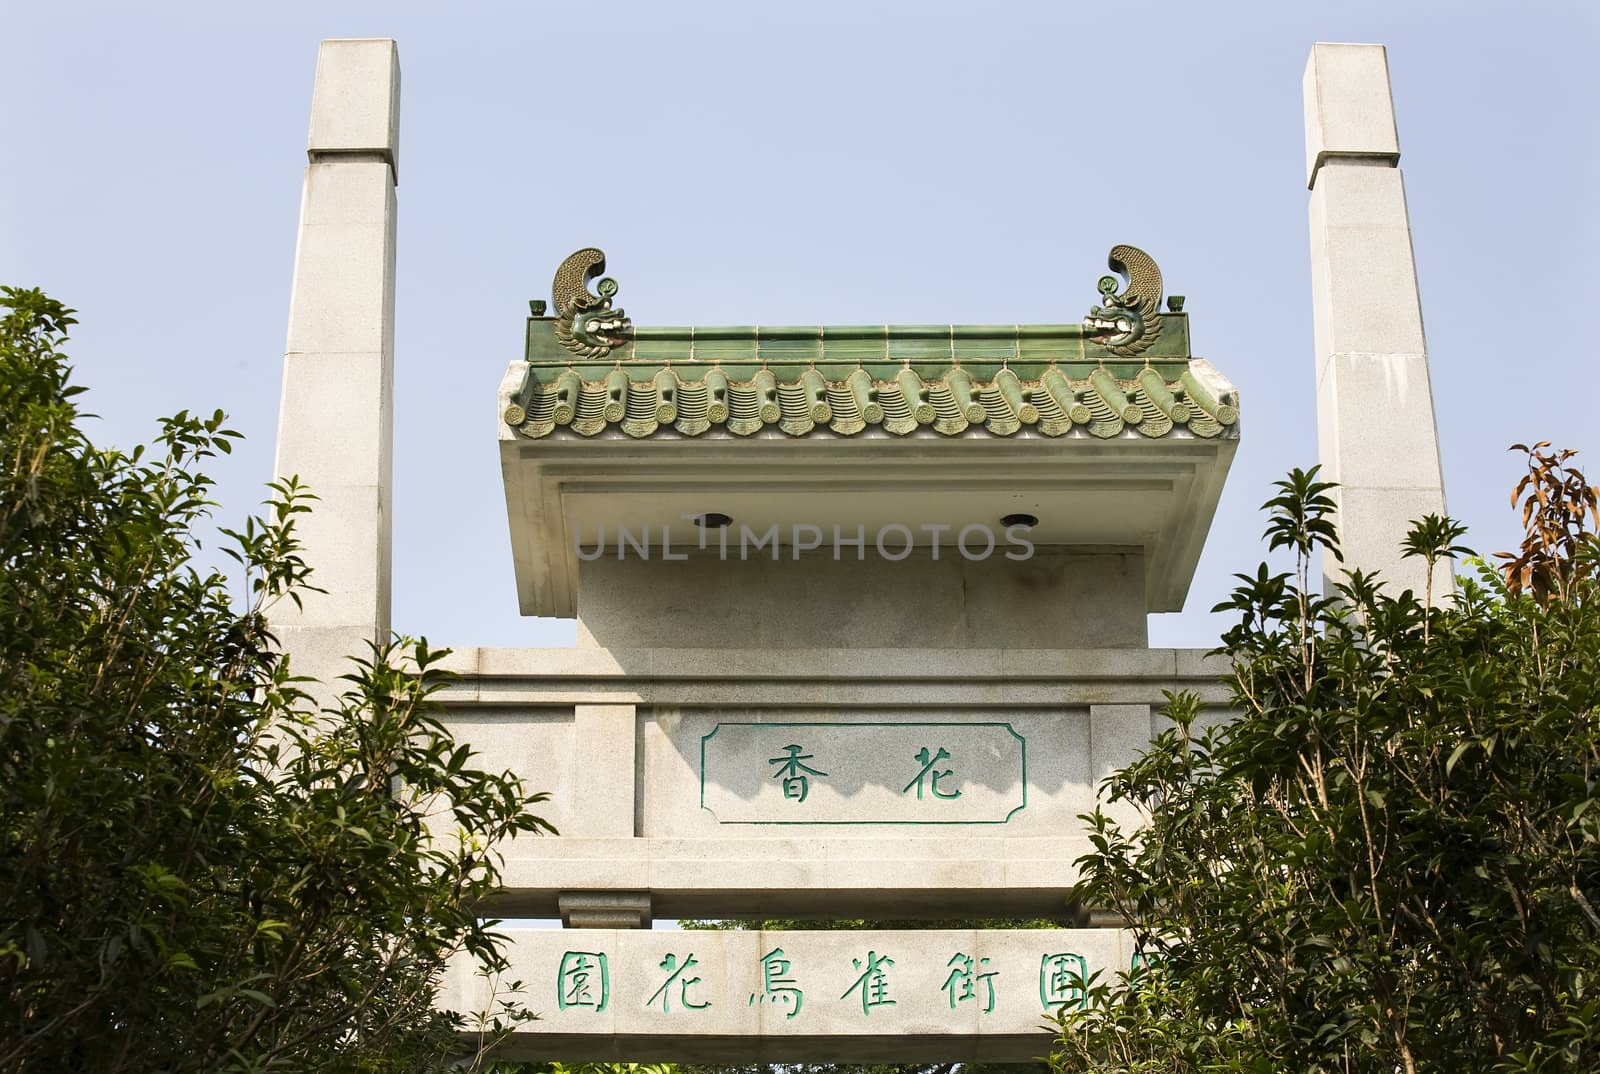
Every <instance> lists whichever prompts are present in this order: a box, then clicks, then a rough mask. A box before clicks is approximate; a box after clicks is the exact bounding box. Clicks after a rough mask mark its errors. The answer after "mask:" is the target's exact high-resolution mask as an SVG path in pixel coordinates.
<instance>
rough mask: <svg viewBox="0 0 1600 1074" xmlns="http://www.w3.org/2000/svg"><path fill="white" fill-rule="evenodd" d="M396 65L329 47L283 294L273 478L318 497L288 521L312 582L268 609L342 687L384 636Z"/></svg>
mask: <svg viewBox="0 0 1600 1074" xmlns="http://www.w3.org/2000/svg"><path fill="white" fill-rule="evenodd" d="M399 92H400V75H399V63H398V59H397V56H396V51H395V46H394V42H393V41H388V40H362V41H325V42H323V44H322V48H321V51H320V52H319V54H318V62H317V78H316V86H315V90H314V92H313V100H312V116H311V137H310V143H309V148H310V160H309V163H308V164H307V166H306V176H305V186H304V189H303V192H302V197H301V206H300V231H299V238H298V241H297V243H296V246H295V268H294V280H293V283H292V285H291V288H290V300H289V328H288V338H287V343H286V346H285V354H284V372H283V396H282V406H281V408H280V412H279V424H278V449H277V459H276V462H275V472H276V473H277V474H278V475H279V476H280V477H288V476H291V475H293V476H297V477H299V479H300V481H301V483H302V484H303V485H305V486H306V487H307V488H309V490H310V491H311V492H312V493H314V494H315V495H316V497H317V500H316V502H315V503H314V510H313V511H312V512H311V513H310V514H309V515H302V516H299V518H298V519H297V520H296V528H297V532H298V534H299V536H300V539H301V542H302V547H303V553H302V554H303V555H304V557H305V560H306V562H307V563H308V564H309V565H310V566H311V568H312V570H313V577H312V584H313V585H316V586H318V587H320V588H322V589H324V590H326V592H323V593H311V592H307V593H304V594H303V595H302V597H303V604H302V606H301V607H296V606H295V605H293V604H291V603H289V602H287V601H283V602H279V604H278V605H277V606H275V607H274V608H272V609H271V610H270V612H269V615H270V618H271V620H272V624H273V628H274V630H275V631H276V632H277V634H278V636H279V640H280V642H281V643H282V644H283V646H284V648H285V650H286V651H287V652H288V653H289V654H290V656H291V658H292V659H293V662H294V665H295V667H296V670H297V671H301V672H304V673H309V674H313V675H315V676H317V677H318V678H320V679H322V680H323V682H324V686H323V688H322V690H321V692H320V695H319V696H320V697H321V699H322V700H324V701H326V700H328V699H330V698H331V696H332V695H333V694H335V693H336V692H337V691H338V690H339V689H340V687H339V685H338V684H337V682H336V679H337V676H338V675H339V674H341V673H343V672H344V671H346V670H348V666H347V665H346V664H345V658H346V657H348V656H352V655H356V656H364V655H366V653H367V646H368V644H369V643H374V642H382V641H384V640H386V639H387V637H388V635H389V599H390V541H391V536H390V527H391V522H390V513H391V507H390V504H391V496H392V492H391V489H392V480H391V465H392V440H393V429H392V420H393V419H392V414H393V383H392V381H393V354H394V268H395V193H394V171H393V162H394V159H395V153H396V151H397V150H398V144H399V143H398V130H399V127H398V124H399Z"/></svg>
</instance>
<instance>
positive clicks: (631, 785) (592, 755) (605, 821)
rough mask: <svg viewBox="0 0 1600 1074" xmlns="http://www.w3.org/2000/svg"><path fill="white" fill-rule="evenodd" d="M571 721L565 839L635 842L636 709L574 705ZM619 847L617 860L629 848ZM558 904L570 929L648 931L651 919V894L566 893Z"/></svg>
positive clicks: (562, 919) (645, 892)
mask: <svg viewBox="0 0 1600 1074" xmlns="http://www.w3.org/2000/svg"><path fill="white" fill-rule="evenodd" d="M573 722H574V726H573V732H574V734H573V752H574V754H575V757H574V758H573V761H574V764H575V765H576V768H577V778H576V779H575V780H574V781H573V787H574V792H575V793H574V801H573V809H572V815H571V818H570V819H569V820H568V821H567V823H566V825H565V826H564V827H563V828H562V829H561V834H562V835H573V836H584V837H588V838H591V839H593V838H605V839H614V840H628V841H631V840H632V839H633V838H634V836H635V835H637V834H638V831H637V828H636V825H635V822H634V815H635V812H636V810H637V793H638V790H637V789H638V774H637V771H636V748H635V747H636V742H637V740H638V733H639V732H638V709H637V708H636V707H635V706H633V705H576V706H574V707H573ZM615 846H616V849H617V853H618V854H619V855H626V854H628V853H629V852H630V849H631V847H630V846H629V844H628V843H624V842H618V843H616V844H615ZM557 905H558V906H559V907H560V909H561V922H562V924H564V925H565V926H566V927H567V928H577V929H647V928H649V927H650V923H651V920H652V911H651V899H650V893H649V892H648V891H563V892H562V893H561V894H560V895H559V896H558V897H557Z"/></svg>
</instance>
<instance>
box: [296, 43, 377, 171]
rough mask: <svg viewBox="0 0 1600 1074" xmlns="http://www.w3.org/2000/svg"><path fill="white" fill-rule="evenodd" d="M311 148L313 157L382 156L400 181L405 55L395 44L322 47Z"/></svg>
mask: <svg viewBox="0 0 1600 1074" xmlns="http://www.w3.org/2000/svg"><path fill="white" fill-rule="evenodd" d="M306 146H307V149H308V150H309V151H310V153H311V155H312V157H313V158H315V157H316V156H317V155H318V154H324V153H376V154H381V155H382V156H383V158H384V160H385V161H386V163H388V165H389V166H390V168H391V169H392V170H393V171H394V173H395V175H396V176H398V167H399V159H400V53H399V50H398V49H397V48H396V47H395V43H394V42H393V41H392V40H390V39H388V38H346V39H336V40H328V41H324V42H322V45H321V47H320V48H319V49H318V50H317V75H316V83H315V89H314V90H313V92H312V95H311V131H310V135H309V137H308V138H307V142H306Z"/></svg>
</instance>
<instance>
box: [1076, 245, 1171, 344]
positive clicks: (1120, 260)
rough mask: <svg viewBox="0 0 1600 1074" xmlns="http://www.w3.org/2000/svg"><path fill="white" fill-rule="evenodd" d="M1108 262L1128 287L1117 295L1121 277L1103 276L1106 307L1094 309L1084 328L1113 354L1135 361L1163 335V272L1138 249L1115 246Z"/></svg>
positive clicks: (1102, 289)
mask: <svg viewBox="0 0 1600 1074" xmlns="http://www.w3.org/2000/svg"><path fill="white" fill-rule="evenodd" d="M1106 263H1107V264H1108V265H1109V266H1110V268H1111V271H1112V272H1115V273H1118V274H1120V275H1121V276H1122V277H1123V278H1125V279H1126V280H1127V281H1128V285H1127V287H1125V288H1123V291H1122V293H1121V294H1117V293H1115V292H1116V290H1117V282H1118V281H1117V278H1116V277H1115V276H1102V277H1100V284H1099V287H1100V293H1101V294H1102V295H1105V296H1106V304H1105V305H1103V306H1095V307H1094V308H1092V309H1091V310H1090V311H1089V315H1088V316H1087V317H1085V318H1084V319H1083V327H1084V328H1085V329H1086V330H1088V331H1089V332H1090V333H1091V334H1092V335H1094V336H1097V337H1099V342H1100V343H1101V344H1102V345H1103V346H1104V347H1105V348H1106V349H1107V350H1109V351H1110V352H1111V353H1112V354H1116V355H1120V356H1122V357H1125V358H1132V357H1134V356H1136V355H1138V354H1141V353H1143V352H1144V351H1145V350H1146V349H1148V348H1149V346H1150V345H1151V344H1152V343H1154V342H1155V341H1156V340H1157V339H1158V338H1160V336H1161V314H1160V312H1159V311H1160V309H1161V269H1160V268H1159V267H1158V266H1157V265H1156V262H1155V259H1154V258H1153V257H1151V256H1150V255H1149V254H1147V253H1145V252H1144V251H1143V250H1141V249H1139V248H1138V247H1137V246H1113V247H1112V248H1111V254H1110V256H1109V257H1107V258H1106Z"/></svg>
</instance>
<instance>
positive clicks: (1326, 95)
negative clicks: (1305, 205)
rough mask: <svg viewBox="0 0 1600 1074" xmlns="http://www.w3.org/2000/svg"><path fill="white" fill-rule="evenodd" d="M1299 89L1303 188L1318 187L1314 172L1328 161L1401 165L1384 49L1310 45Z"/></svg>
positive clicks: (1360, 46) (1329, 44) (1385, 165)
mask: <svg viewBox="0 0 1600 1074" xmlns="http://www.w3.org/2000/svg"><path fill="white" fill-rule="evenodd" d="M1303 88H1304V93H1305V115H1306V186H1307V187H1315V186H1316V185H1317V173H1318V171H1319V170H1320V169H1321V168H1322V166H1323V165H1324V164H1326V163H1328V162H1329V161H1330V160H1335V159H1337V160H1346V161H1350V162H1353V163H1359V164H1367V165H1372V164H1376V165H1379V166H1383V167H1391V168H1392V167H1395V166H1396V165H1398V164H1399V163H1400V135H1399V133H1398V132H1397V130H1396V128H1395V121H1394V101H1393V97H1392V96H1391V94H1390V91H1389V60H1388V53H1387V52H1386V50H1385V49H1384V47H1383V46H1382V45H1352V44H1332V43H1326V42H1319V43H1317V44H1315V45H1313V46H1312V47H1311V56H1310V58H1309V59H1308V60H1307V61H1306V71H1305V78H1304V86H1303Z"/></svg>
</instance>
